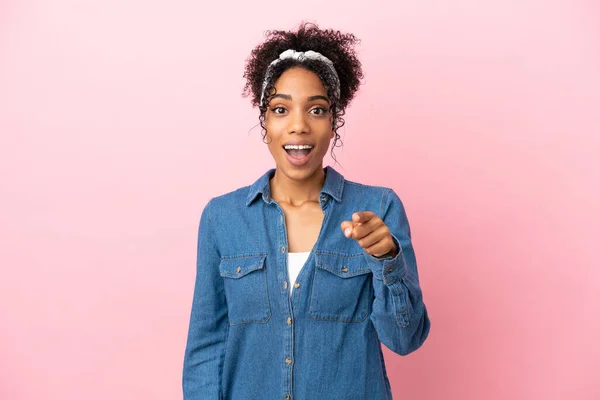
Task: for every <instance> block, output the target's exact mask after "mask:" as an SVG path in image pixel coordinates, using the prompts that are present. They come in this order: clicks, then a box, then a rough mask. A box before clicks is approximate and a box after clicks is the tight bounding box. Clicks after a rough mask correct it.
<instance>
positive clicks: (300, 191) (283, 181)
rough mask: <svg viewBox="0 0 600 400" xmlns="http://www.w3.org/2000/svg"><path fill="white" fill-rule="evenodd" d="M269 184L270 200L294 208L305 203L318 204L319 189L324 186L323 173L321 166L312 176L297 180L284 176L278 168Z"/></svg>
mask: <svg viewBox="0 0 600 400" xmlns="http://www.w3.org/2000/svg"><path fill="white" fill-rule="evenodd" d="M269 184H270V187H271V198H272V199H273V200H275V201H277V202H287V203H289V204H291V205H294V206H299V205H302V204H303V203H305V202H307V201H316V202H317V203H318V202H319V195H320V193H321V189H323V185H324V184H325V171H324V170H323V166H321V167H319V168H317V169H316V170H315V172H314V173H313V174H312V175H309V176H307V177H305V178H304V179H302V180H299V179H292V178H290V177H289V176H286V175H285V174H284V173H283V172H282V171H281V169H280V168H277V169H276V170H275V175H274V176H273V178H272V179H271V181H270V182H269Z"/></svg>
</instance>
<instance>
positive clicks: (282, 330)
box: [183, 166, 429, 400]
mask: <svg viewBox="0 0 600 400" xmlns="http://www.w3.org/2000/svg"><path fill="white" fill-rule="evenodd" d="M324 171H325V173H326V176H325V183H324V185H323V189H322V190H321V194H320V203H321V208H322V210H323V212H324V218H323V224H322V227H321V231H320V233H319V236H318V239H317V241H316V243H315V245H314V247H313V249H312V251H311V252H310V256H309V258H308V260H307V261H306V264H305V265H304V266H303V268H302V270H301V271H300V273H299V275H298V279H297V281H296V282H287V270H286V268H287V261H286V260H287V251H288V243H287V234H286V232H287V231H286V226H285V218H284V214H283V210H282V209H281V208H280V207H279V205H278V204H277V203H276V202H275V201H273V200H272V199H271V197H270V193H269V180H270V179H271V178H272V177H273V174H274V173H275V169H271V170H269V171H267V172H266V173H265V174H264V175H263V176H262V177H260V178H259V179H258V180H257V181H256V182H255V183H254V184H253V185H251V186H246V187H242V188H240V189H238V190H236V191H233V192H231V193H227V194H224V195H221V196H218V197H214V198H212V199H211V200H210V201H209V202H208V204H207V205H206V207H205V208H204V210H203V212H202V216H201V218H200V226H199V232H198V255H197V271H196V274H197V275H196V282H195V287H194V297H193V302H192V309H191V318H190V325H189V332H188V338H187V345H186V350H185V357H184V362H183V394H184V399H186V400H200V399H202V400H205V399H210V400H221V399H233V400H255V399H256V400H272V399H282V400H285V399H298V400H321V399H344V400H350V399H357V400H358V399H360V400H364V399H375V400H378V399H391V398H392V395H391V390H390V384H389V380H388V377H387V374H386V369H385V365H384V360H383V355H382V351H381V345H380V343H383V344H384V345H385V346H386V347H388V348H389V349H390V350H392V351H393V352H395V353H398V354H401V355H406V354H408V353H410V352H412V351H414V350H416V349H417V348H419V347H420V346H421V344H422V343H423V342H424V341H425V339H426V338H427V335H428V333H429V318H428V316H427V310H426V308H425V305H424V303H423V298H422V294H421V288H420V286H419V279H418V274H417V264H416V260H415V253H414V251H413V246H412V244H411V235H410V228H409V224H408V220H407V217H406V214H405V211H404V207H403V205H402V203H401V201H400V198H399V197H398V195H397V194H396V193H395V192H394V191H393V190H392V189H389V188H385V187H379V186H367V185H363V184H359V183H356V182H351V181H348V180H346V179H344V177H343V176H342V175H341V174H340V173H339V172H337V171H336V170H335V169H334V168H332V167H330V166H327V167H325V168H324ZM356 211H373V212H375V213H376V214H377V215H378V216H379V217H380V218H381V219H382V220H383V221H384V222H385V224H386V225H387V226H388V227H389V229H390V231H391V233H392V237H393V240H394V241H395V242H396V244H397V245H398V249H400V251H399V253H398V255H396V256H395V257H393V258H391V257H384V258H377V257H374V256H371V255H369V254H367V253H366V252H365V251H364V249H363V248H361V247H360V246H359V244H358V242H357V241H356V240H354V239H349V238H347V237H346V236H344V233H343V232H342V230H341V228H340V224H341V223H342V221H344V220H351V219H352V213H353V212H356ZM291 284H293V285H294V290H293V292H292V295H291V297H290V296H289V295H288V291H289V290H290V285H291Z"/></svg>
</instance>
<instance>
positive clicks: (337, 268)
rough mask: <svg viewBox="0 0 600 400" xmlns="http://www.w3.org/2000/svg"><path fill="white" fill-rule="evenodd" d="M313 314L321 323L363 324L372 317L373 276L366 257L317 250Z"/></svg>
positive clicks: (313, 287) (311, 302) (311, 303)
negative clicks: (324, 321) (370, 314)
mask: <svg viewBox="0 0 600 400" xmlns="http://www.w3.org/2000/svg"><path fill="white" fill-rule="evenodd" d="M315 266H316V268H315V274H314V276H313V282H312V291H311V298H310V314H311V315H312V317H313V318H314V319H317V320H330V321H338V322H361V321H363V320H364V319H365V318H367V316H368V315H369V309H370V299H371V296H372V281H371V279H372V276H371V270H370V269H368V267H367V264H366V262H365V259H364V256H363V254H362V253H361V254H356V255H346V254H340V253H334V252H319V251H315Z"/></svg>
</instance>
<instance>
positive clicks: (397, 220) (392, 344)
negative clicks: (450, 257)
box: [365, 189, 430, 355]
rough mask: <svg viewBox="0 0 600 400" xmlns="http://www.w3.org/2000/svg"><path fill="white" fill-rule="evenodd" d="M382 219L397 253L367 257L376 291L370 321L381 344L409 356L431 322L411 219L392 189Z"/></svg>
mask: <svg viewBox="0 0 600 400" xmlns="http://www.w3.org/2000/svg"><path fill="white" fill-rule="evenodd" d="M379 215H381V219H382V220H383V222H384V223H385V224H386V225H387V227H388V228H389V230H390V233H391V235H392V239H393V241H394V244H395V245H396V247H397V250H398V251H397V253H396V254H395V255H394V252H392V256H387V257H386V256H382V257H381V258H379V257H375V256H373V255H370V254H367V253H365V257H366V259H367V263H368V265H369V268H370V269H371V271H372V272H373V287H374V290H375V299H374V301H373V311H372V313H371V321H372V322H373V325H374V326H375V329H376V330H377V334H378V336H379V340H380V341H381V342H382V343H383V344H384V345H385V346H386V347H387V348H389V349H390V350H392V351H393V352H394V353H397V354H400V355H407V354H409V353H411V352H413V351H415V350H416V349H418V348H419V347H420V346H421V345H422V344H423V342H424V341H425V339H426V338H427V335H428V334H429V327H430V322H429V317H428V316H427V309H426V307H425V304H424V303H423V296H422V293H421V287H420V286H419V277H418V273H417V262H416V259H415V252H414V250H413V246H412V243H411V237H410V236H411V235H410V227H409V224H408V219H407V217H406V213H405V210H404V206H403V204H402V202H401V200H400V198H399V197H398V195H397V194H396V193H395V192H394V191H393V190H392V189H389V190H388V191H386V192H385V193H384V195H383V199H382V209H381V211H380V214H379Z"/></svg>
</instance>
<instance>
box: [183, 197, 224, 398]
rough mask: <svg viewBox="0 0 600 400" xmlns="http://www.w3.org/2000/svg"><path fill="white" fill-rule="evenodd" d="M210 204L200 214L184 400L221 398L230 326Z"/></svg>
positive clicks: (186, 351) (184, 374)
mask: <svg viewBox="0 0 600 400" xmlns="http://www.w3.org/2000/svg"><path fill="white" fill-rule="evenodd" d="M211 201H212V200H211ZM210 203H211V202H210V201H209V202H208V204H207V205H206V207H205V208H204V210H203V211H202V216H201V218H200V226H199V229H198V254H197V262H196V281H195V285H194V298H193V301H192V310H191V316H190V325H189V330H188V337H187V344H186V349H185V357H184V361H183V379H182V383H183V398H184V400H193V399H194V400H199V399H213V400H219V399H220V398H221V397H220V392H221V374H222V368H223V359H224V355H225V354H224V353H225V341H226V339H227V333H228V327H229V324H228V319H227V303H226V300H225V291H224V288H223V279H222V278H221V276H220V274H219V262H220V254H219V251H218V248H217V244H216V240H215V231H214V227H213V225H212V220H211V217H210Z"/></svg>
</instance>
